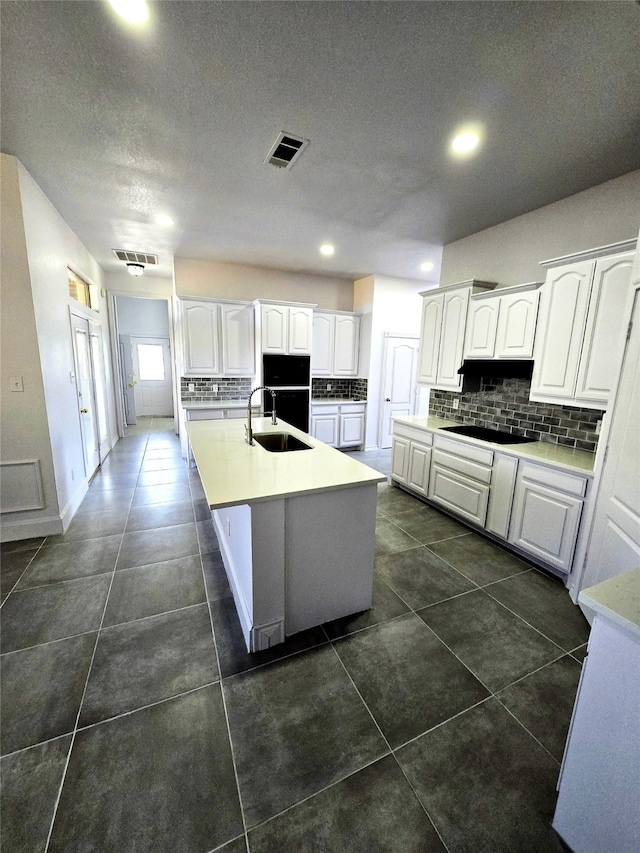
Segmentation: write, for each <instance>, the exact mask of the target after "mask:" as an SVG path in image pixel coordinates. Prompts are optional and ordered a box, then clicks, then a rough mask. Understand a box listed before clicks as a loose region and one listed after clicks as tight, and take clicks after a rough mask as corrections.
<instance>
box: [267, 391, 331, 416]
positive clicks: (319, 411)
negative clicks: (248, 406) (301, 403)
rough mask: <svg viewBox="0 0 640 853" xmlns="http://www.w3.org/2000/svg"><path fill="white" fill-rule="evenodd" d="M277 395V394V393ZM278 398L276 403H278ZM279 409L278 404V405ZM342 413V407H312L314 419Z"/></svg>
mask: <svg viewBox="0 0 640 853" xmlns="http://www.w3.org/2000/svg"><path fill="white" fill-rule="evenodd" d="M276 395H277V392H276ZM277 399H278V398H277V396H276V401H277ZM276 408H277V403H276ZM339 412H340V406H311V416H312V417H322V416H323V415H337V414H338V413H339Z"/></svg>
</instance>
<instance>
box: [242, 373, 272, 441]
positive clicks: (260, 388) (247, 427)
mask: <svg viewBox="0 0 640 853" xmlns="http://www.w3.org/2000/svg"><path fill="white" fill-rule="evenodd" d="M256 391H268V392H269V393H270V394H271V423H272V424H273V426H275V425H276V424H277V423H278V421H277V420H276V393H275V391H272V390H271V388H268V387H267V386H266V385H258V387H257V388H254V389H253V391H252V392H251V393H250V394H249V400H248V402H247V423H246V424H245V427H244V432H245V437H244V440H245V441H246V442H247V444H253V430H252V429H251V398H252V397H253V395H254V394H255V393H256Z"/></svg>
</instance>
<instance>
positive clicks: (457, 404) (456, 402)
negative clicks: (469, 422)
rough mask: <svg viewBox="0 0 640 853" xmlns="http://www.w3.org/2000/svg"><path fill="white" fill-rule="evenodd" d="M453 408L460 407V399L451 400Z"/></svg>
mask: <svg viewBox="0 0 640 853" xmlns="http://www.w3.org/2000/svg"><path fill="white" fill-rule="evenodd" d="M453 408H454V409H459V408H460V400H454V401H453Z"/></svg>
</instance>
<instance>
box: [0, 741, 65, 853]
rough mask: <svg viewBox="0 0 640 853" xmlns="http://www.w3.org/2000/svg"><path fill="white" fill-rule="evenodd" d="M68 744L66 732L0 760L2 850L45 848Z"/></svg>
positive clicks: (20, 851) (21, 852) (24, 852)
mask: <svg viewBox="0 0 640 853" xmlns="http://www.w3.org/2000/svg"><path fill="white" fill-rule="evenodd" d="M70 746H71V736H70V735H67V736H65V737H61V738H57V739H56V740H51V741H49V742H48V743H43V744H40V745H39V746H33V747H31V748H30V749H25V750H22V751H21V752H16V753H14V754H13V755H8V756H6V757H5V758H3V759H1V760H0V778H1V780H2V783H1V787H2V795H1V796H0V803H1V805H0V848H1V849H2V850H5V851H7V853H9V851H11V853H33V852H34V851H42V850H44V849H45V848H46V846H47V838H48V836H49V827H50V826H51V819H52V817H53V809H54V807H55V804H56V799H57V796H58V789H59V787H60V782H61V781H62V773H63V771H64V767H65V763H66V760H67V754H68V752H69V747H70Z"/></svg>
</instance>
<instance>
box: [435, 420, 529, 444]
mask: <svg viewBox="0 0 640 853" xmlns="http://www.w3.org/2000/svg"><path fill="white" fill-rule="evenodd" d="M442 429H443V431H444V430H448V431H449V432H455V433H456V435H467V436H469V438H480V439H482V441H492V442H494V443H495V444H525V443H526V442H529V441H535V439H533V438H527V437H526V436H524V435H512V434H511V433H510V432H506V431H505V430H502V429H491V428H490V427H481V426H474V425H473V424H461V425H460V426H450V427H442Z"/></svg>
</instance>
